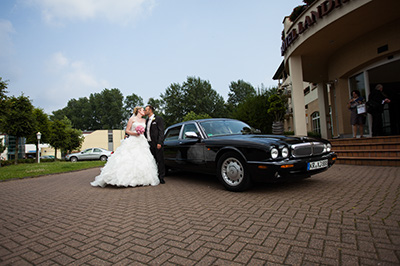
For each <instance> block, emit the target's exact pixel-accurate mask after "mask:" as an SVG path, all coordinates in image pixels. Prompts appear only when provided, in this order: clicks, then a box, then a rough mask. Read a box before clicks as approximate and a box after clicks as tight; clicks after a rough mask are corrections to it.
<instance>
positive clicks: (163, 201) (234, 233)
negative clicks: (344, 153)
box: [0, 165, 400, 265]
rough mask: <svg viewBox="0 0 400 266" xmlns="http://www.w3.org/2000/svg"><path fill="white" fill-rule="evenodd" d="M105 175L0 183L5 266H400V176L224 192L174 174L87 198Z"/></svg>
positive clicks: (392, 171) (364, 171) (369, 174)
mask: <svg viewBox="0 0 400 266" xmlns="http://www.w3.org/2000/svg"><path fill="white" fill-rule="evenodd" d="M99 172H100V169H98V168H96V169H89V170H84V171H78V172H71V173H65V174H58V175H50V176H42V177H37V178H28V179H23V180H14V181H7V182H1V183H0V195H1V197H0V223H1V227H0V265H29V264H34V265H45V264H46V265H47V264H60V265H67V264H77V265H81V264H87V265H115V264H116V265H118V264H119V265H126V264H146V265H159V264H162V265H167V264H179V265H196V264H205V265H210V264H216V265H227V264H229V265H235V264H236V265H245V264H251V265H264V264H278V265H280V264H282V265H312V264H323V265H378V264H381V265H399V264H400V224H399V221H400V205H399V203H400V168H397V167H369V166H349V165H335V166H333V167H332V169H330V170H328V171H327V172H325V173H321V174H318V175H316V176H313V177H312V178H309V179H305V180H301V181H296V182H286V183H281V184H260V185H257V186H255V187H254V188H252V189H250V190H248V191H246V192H242V193H233V192H228V191H226V190H224V189H223V187H222V185H220V184H219V183H218V182H217V180H216V178H214V177H212V176H204V175H195V174H188V173H175V174H173V175H171V176H168V177H167V178H166V184H164V185H159V186H156V187H137V188H116V187H106V188H98V187H91V186H90V184H89V182H91V181H93V180H94V177H95V176H96V175H97V174H99Z"/></svg>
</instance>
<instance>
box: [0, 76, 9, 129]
mask: <svg viewBox="0 0 400 266" xmlns="http://www.w3.org/2000/svg"><path fill="white" fill-rule="evenodd" d="M7 86H8V83H7V81H3V80H2V78H1V77H0V124H1V123H2V120H3V119H4V115H5V114H6V106H5V104H6V100H7V95H6V93H8V91H7Z"/></svg>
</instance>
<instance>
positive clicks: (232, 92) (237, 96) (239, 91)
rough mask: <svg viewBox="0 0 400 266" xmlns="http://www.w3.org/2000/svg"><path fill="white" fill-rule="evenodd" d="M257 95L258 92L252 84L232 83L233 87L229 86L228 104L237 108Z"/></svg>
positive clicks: (240, 81) (241, 81)
mask: <svg viewBox="0 0 400 266" xmlns="http://www.w3.org/2000/svg"><path fill="white" fill-rule="evenodd" d="M256 93H257V92H256V90H255V89H254V87H253V86H252V85H251V84H250V83H247V82H245V81H243V80H238V81H237V82H234V81H232V82H231V85H229V93H228V100H227V103H228V104H232V105H233V106H235V107H236V106H237V105H238V104H239V103H242V102H244V101H245V100H246V99H247V98H249V97H253V96H255V95H256Z"/></svg>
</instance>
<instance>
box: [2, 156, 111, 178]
mask: <svg viewBox="0 0 400 266" xmlns="http://www.w3.org/2000/svg"><path fill="white" fill-rule="evenodd" d="M104 164H105V162H101V161H84V162H76V163H71V162H64V161H58V162H46V163H24V164H22V163H21V164H17V165H9V166H2V167H0V181H4V180H9V179H17V178H24V177H35V176H40V175H48V174H56V173H64V172H70V171H76V170H82V169H88V168H93V167H100V166H103V165H104Z"/></svg>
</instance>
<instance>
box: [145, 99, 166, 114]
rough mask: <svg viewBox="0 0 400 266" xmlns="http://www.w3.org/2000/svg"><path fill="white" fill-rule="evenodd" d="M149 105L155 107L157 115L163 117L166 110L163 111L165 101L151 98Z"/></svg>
mask: <svg viewBox="0 0 400 266" xmlns="http://www.w3.org/2000/svg"><path fill="white" fill-rule="evenodd" d="M147 104H149V105H151V106H153V107H154V112H155V114H157V115H161V116H163V114H164V110H163V101H162V100H160V99H154V98H149V100H148V101H147Z"/></svg>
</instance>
